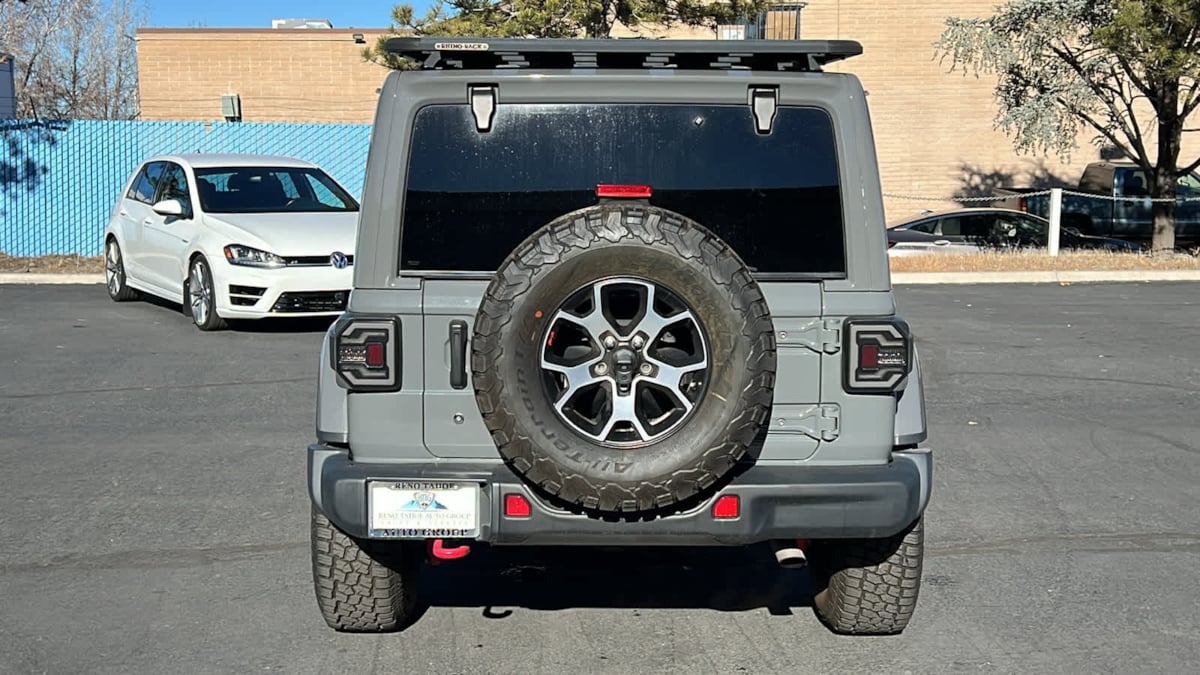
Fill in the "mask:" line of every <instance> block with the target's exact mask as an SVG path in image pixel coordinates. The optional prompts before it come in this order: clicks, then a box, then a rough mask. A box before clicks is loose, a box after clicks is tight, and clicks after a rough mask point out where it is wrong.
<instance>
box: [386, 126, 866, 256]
mask: <svg viewBox="0 0 1200 675" xmlns="http://www.w3.org/2000/svg"><path fill="white" fill-rule="evenodd" d="M410 147H411V156H410V164H409V171H408V183H407V191H406V194H405V199H404V224H403V230H402V242H401V251H402V253H401V265H400V268H401V269H402V270H411V271H416V272H424V271H442V270H455V271H471V272H490V271H491V270H494V269H496V267H497V266H498V265H499V264H500V262H501V260H503V258H504V256H505V255H507V254H508V252H509V251H511V250H512V249H514V248H515V247H516V246H517V245H518V244H520V242H521V240H523V239H524V238H525V237H526V236H528V235H529V234H530V233H532V232H534V231H536V230H537V229H538V228H540V227H542V226H543V225H545V224H546V223H548V222H550V221H551V220H553V219H554V218H557V217H559V216H561V215H563V214H566V213H569V212H571V211H574V210H576V209H580V208H584V207H587V206H590V205H592V204H595V203H596V202H597V197H596V189H597V186H598V185H602V184H623V185H647V186H650V187H651V188H652V190H653V195H652V196H651V197H650V198H649V202H650V204H651V205H654V206H660V207H663V208H665V209H668V210H672V211H675V212H677V213H680V214H683V215H684V216H688V217H690V218H692V219H694V220H696V221H698V222H699V223H700V224H701V225H703V226H705V227H707V228H708V229H710V230H712V231H713V232H714V233H715V234H716V235H717V236H719V237H721V238H722V239H723V240H724V241H726V242H727V243H728V244H729V245H730V246H731V247H732V248H733V249H734V250H735V251H737V252H738V255H739V256H741V257H742V259H743V260H744V261H745V262H746V264H747V265H749V266H750V267H751V269H752V270H753V271H754V272H756V273H757V274H758V275H759V276H760V277H762V276H766V277H768V278H769V276H770V275H776V274H782V275H796V274H800V275H819V276H821V277H841V276H844V275H845V271H846V258H845V251H844V241H843V228H842V204H841V193H840V183H839V180H838V179H839V171H838V156H837V143H836V136H835V134H834V130H833V123H832V121H831V119H830V116H829V115H828V113H826V112H824V111H822V110H820V109H816V108H801V107H787V106H781V107H780V108H779V109H778V111H777V112H776V116H775V120H774V130H773V131H772V133H771V134H769V135H768V134H758V133H756V132H755V128H754V118H753V116H752V114H751V112H750V109H749V108H748V107H747V106H745V105H742V106H720V105H654V104H647V105H642V104H626V105H596V104H507V105H501V106H500V107H499V109H498V110H497V112H496V115H495V122H494V127H493V128H492V130H491V131H489V132H487V133H480V132H478V131H476V127H475V121H474V116H473V114H472V111H471V108H470V107H469V106H465V105H462V106H456V105H433V106H428V107H426V108H424V109H422V110H421V111H420V112H419V113H418V114H417V116H416V121H415V125H414V130H413V135H412V143H411V146H410ZM465 241H469V242H473V243H474V245H473V246H464V245H462V242H465Z"/></svg>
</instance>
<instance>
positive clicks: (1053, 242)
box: [1046, 188, 1062, 255]
mask: <svg viewBox="0 0 1200 675" xmlns="http://www.w3.org/2000/svg"><path fill="white" fill-rule="evenodd" d="M1061 232H1062V188H1051V189H1050V232H1049V233H1048V237H1047V242H1046V246H1047V247H1048V248H1049V253H1050V255H1058V238H1059V233H1061Z"/></svg>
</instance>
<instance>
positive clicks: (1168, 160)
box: [1150, 79, 1184, 253]
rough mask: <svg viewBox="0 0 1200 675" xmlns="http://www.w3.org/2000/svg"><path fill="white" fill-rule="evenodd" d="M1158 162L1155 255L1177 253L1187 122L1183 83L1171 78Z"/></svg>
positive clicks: (1153, 185) (1165, 87) (1164, 89)
mask: <svg viewBox="0 0 1200 675" xmlns="http://www.w3.org/2000/svg"><path fill="white" fill-rule="evenodd" d="M1158 103H1159V105H1158V161H1157V162H1156V163H1155V164H1156V166H1155V167H1154V175H1153V178H1152V180H1151V182H1150V196H1151V197H1153V198H1154V199H1163V200H1168V199H1169V201H1155V202H1153V204H1154V205H1153V207H1152V208H1151V211H1150V212H1151V214H1152V218H1153V222H1154V238H1153V240H1152V241H1151V243H1150V248H1151V250H1152V252H1154V253H1164V252H1170V251H1174V250H1175V182H1176V181H1177V180H1178V179H1179V168H1178V167H1179V150H1180V145H1181V142H1182V136H1183V122H1184V120H1183V119H1182V118H1181V117H1180V115H1179V81H1178V79H1175V80H1174V81H1172V80H1170V79H1168V80H1167V81H1166V82H1164V83H1163V84H1162V85H1161V86H1160V89H1159V101H1158Z"/></svg>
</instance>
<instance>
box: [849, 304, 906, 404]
mask: <svg viewBox="0 0 1200 675" xmlns="http://www.w3.org/2000/svg"><path fill="white" fill-rule="evenodd" d="M844 335H845V341H846V345H845V347H846V350H845V354H846V358H845V366H844V375H845V378H844V385H845V387H846V391H848V392H851V393H857V394H890V393H892V392H894V391H896V390H897V389H900V388H901V387H903V386H904V382H905V380H906V379H907V378H908V368H909V364H910V363H911V362H912V335H911V334H910V333H909V330H908V324H906V323H904V322H903V321H901V320H899V319H887V320H880V319H847V320H846V326H845V331H844Z"/></svg>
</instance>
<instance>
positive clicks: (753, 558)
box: [420, 545, 812, 618]
mask: <svg viewBox="0 0 1200 675" xmlns="http://www.w3.org/2000/svg"><path fill="white" fill-rule="evenodd" d="M420 595H421V602H422V604H423V605H425V606H427V607H480V608H482V609H483V613H484V616H485V617H488V618H505V617H507V616H508V615H510V614H511V613H512V610H511V609H505V608H512V607H521V608H525V609H534V610H560V609H572V608H618V609H620V608H629V609H638V608H640V609H713V610H718V611H727V612H740V611H747V610H753V609H768V610H769V611H770V612H771V614H774V615H788V614H792V613H793V611H792V610H793V608H796V607H809V606H811V602H812V600H811V590H810V582H809V574H808V572H807V570H789V569H783V568H781V567H779V566H778V565H777V564H776V563H775V557H774V554H773V553H772V551H771V549H770V548H769V547H768V546H766V545H760V546H750V547H729V548H723V547H669V548H668V547H661V548H660V547H653V548H651V547H628V548H602V549H597V548H575V547H561V548H552V549H547V548H531V549H529V550H525V549H522V548H520V547H505V548H485V547H475V548H474V549H473V550H472V552H471V554H470V555H468V556H467V557H466V558H463V559H461V560H452V561H445V562H442V563H441V564H440V565H438V566H436V567H426V568H425V570H424V571H423V576H422V579H421V586H420Z"/></svg>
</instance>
